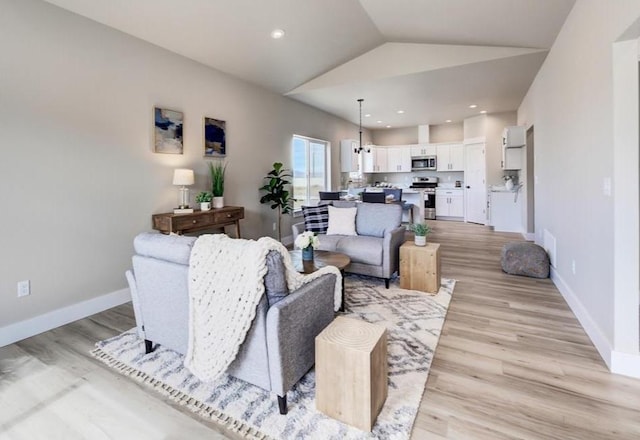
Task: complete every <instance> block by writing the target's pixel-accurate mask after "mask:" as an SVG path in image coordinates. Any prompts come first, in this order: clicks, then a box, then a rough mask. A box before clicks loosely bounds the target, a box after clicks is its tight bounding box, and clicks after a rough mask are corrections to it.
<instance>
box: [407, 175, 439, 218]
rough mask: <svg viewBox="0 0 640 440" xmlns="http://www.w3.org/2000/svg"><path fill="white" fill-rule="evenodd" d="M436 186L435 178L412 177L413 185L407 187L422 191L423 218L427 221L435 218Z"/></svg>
mask: <svg viewBox="0 0 640 440" xmlns="http://www.w3.org/2000/svg"><path fill="white" fill-rule="evenodd" d="M436 186H438V178H437V177H414V178H413V184H411V186H410V187H409V188H412V189H418V190H424V192H423V193H424V218H425V219H428V220H435V218H436Z"/></svg>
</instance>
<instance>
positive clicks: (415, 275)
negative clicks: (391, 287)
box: [400, 241, 440, 293]
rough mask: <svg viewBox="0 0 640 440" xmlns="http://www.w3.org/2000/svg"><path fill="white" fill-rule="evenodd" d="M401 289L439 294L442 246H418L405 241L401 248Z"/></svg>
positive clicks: (435, 244)
mask: <svg viewBox="0 0 640 440" xmlns="http://www.w3.org/2000/svg"><path fill="white" fill-rule="evenodd" d="M400 288H401V289H409V290H420V291H421V292H428V293H438V290H439V289H440V245H439V244H438V243H427V245H426V246H416V245H415V243H414V242H413V241H405V242H404V243H403V244H402V246H400Z"/></svg>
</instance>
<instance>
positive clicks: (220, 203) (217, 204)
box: [213, 197, 224, 208]
mask: <svg viewBox="0 0 640 440" xmlns="http://www.w3.org/2000/svg"><path fill="white" fill-rule="evenodd" d="M213 207H214V208H222V207H224V197H214V198H213Z"/></svg>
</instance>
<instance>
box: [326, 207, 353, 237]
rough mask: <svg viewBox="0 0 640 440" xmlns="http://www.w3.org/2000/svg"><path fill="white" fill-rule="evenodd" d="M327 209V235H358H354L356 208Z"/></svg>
mask: <svg viewBox="0 0 640 440" xmlns="http://www.w3.org/2000/svg"><path fill="white" fill-rule="evenodd" d="M328 208H329V227H328V228H327V235H358V234H357V233H356V214H357V212H358V208H336V207H334V206H328Z"/></svg>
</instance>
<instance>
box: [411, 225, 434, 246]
mask: <svg viewBox="0 0 640 440" xmlns="http://www.w3.org/2000/svg"><path fill="white" fill-rule="evenodd" d="M411 230H412V231H413V234H414V238H413V240H414V243H415V244H416V246H426V245H427V234H428V233H429V232H431V227H430V226H429V225H428V224H426V223H414V224H413V225H411Z"/></svg>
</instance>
